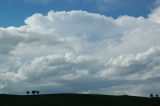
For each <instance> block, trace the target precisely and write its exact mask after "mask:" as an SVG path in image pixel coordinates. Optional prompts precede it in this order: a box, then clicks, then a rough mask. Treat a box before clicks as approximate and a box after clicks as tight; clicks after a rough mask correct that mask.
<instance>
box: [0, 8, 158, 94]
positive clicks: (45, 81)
mask: <svg viewBox="0 0 160 106" xmlns="http://www.w3.org/2000/svg"><path fill="white" fill-rule="evenodd" d="M158 14H159V11H158V10H155V11H153V12H152V13H151V14H149V15H148V17H147V18H144V17H137V18H136V17H130V16H121V17H118V18H116V19H113V18H112V17H108V16H104V15H100V14H94V13H89V12H86V11H57V12H56V11H50V12H48V14H47V15H43V14H40V13H36V14H33V15H32V16H30V17H28V18H26V20H25V25H23V26H20V27H8V28H0V41H1V42H0V44H1V46H0V58H1V61H0V63H1V65H0V92H2V93H18V94H23V92H25V91H26V90H32V89H39V90H41V92H43V93H53V92H80V93H87V92H88V93H102V94H124V93H127V94H132V95H147V93H148V94H149V93H152V92H154V91H156V89H155V87H157V88H159V86H158V85H159V82H158V79H159V78H160V74H159V73H160V72H159V69H160V67H159V65H160V62H159V59H160V46H159V45H160V43H159V41H160V37H159V33H160V30H159V29H160V28H159V27H160V26H159V21H158ZM156 19H157V20H156ZM150 82H154V83H152V84H150ZM11 86H12V87H11ZM133 86H134V87H135V88H133Z"/></svg>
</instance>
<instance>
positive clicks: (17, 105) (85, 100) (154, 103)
mask: <svg viewBox="0 0 160 106" xmlns="http://www.w3.org/2000/svg"><path fill="white" fill-rule="evenodd" d="M0 106H160V98H145V97H134V96H107V95H89V94H50V95H33V96H32V95H0Z"/></svg>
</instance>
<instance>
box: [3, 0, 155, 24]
mask: <svg viewBox="0 0 160 106" xmlns="http://www.w3.org/2000/svg"><path fill="white" fill-rule="evenodd" d="M154 3H155V0H112V1H111V0H106V1H105V0H50V1H47V0H46V1H43V0H1V1H0V13H1V14H0V17H1V20H0V26H1V27H7V26H20V25H23V24H24V19H25V18H26V17H28V16H31V15H32V14H34V13H43V14H46V13H47V12H48V11H50V10H54V11H62V10H64V11H69V10H84V11H88V12H93V13H99V14H103V15H107V16H111V17H114V18H116V17H119V16H121V15H129V16H135V17H138V16H144V17H146V16H147V15H148V14H149V13H150V11H151V9H152V8H154V6H155V5H154Z"/></svg>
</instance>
